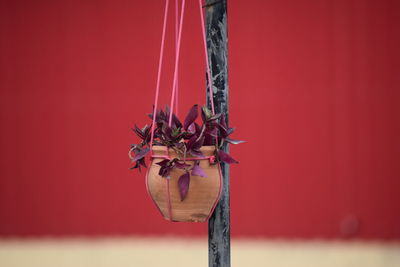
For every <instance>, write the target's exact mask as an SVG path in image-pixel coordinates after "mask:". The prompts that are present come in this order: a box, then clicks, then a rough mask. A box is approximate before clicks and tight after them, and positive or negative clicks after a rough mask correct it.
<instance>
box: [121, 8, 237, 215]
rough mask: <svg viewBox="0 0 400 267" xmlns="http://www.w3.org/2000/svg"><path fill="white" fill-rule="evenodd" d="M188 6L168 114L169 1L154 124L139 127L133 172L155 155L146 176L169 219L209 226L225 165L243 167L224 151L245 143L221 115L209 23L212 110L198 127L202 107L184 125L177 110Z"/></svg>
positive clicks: (203, 112) (203, 111) (203, 114)
mask: <svg viewBox="0 0 400 267" xmlns="http://www.w3.org/2000/svg"><path fill="white" fill-rule="evenodd" d="M184 7H185V1H184V0H183V1H182V8H181V17H180V24H179V33H178V35H177V37H176V38H177V39H176V58H175V70H174V79H173V86H172V95H171V105H170V107H168V106H167V107H166V108H165V110H162V109H161V110H157V104H158V95H159V89H160V88H159V87H160V76H161V65H162V58H163V51H164V40H165V29H166V21H167V20H166V17H167V13H168V1H166V8H165V13H164V14H165V15H164V26H163V33H162V38H161V51H160V61H159V62H160V63H159V68H158V76H157V86H156V96H155V100H154V108H153V112H152V114H150V115H149V117H150V118H151V119H152V123H151V124H150V126H148V125H146V126H144V127H143V128H139V127H137V126H136V125H135V128H134V129H133V131H134V132H135V133H136V134H137V136H138V137H139V138H140V139H141V142H140V143H139V144H133V145H131V149H130V151H129V157H130V158H131V160H132V163H133V166H132V168H131V169H139V171H140V170H141V168H142V167H147V164H146V156H148V155H149V156H150V158H151V163H150V166H149V168H148V169H147V173H146V187H147V191H148V193H149V195H150V197H151V198H152V200H153V201H154V203H155V204H156V206H157V207H158V209H159V210H160V212H161V214H162V215H163V217H164V218H165V219H167V220H170V221H180V222H204V221H206V220H208V218H209V217H210V216H211V214H212V212H213V210H214V208H215V206H216V204H217V203H218V200H219V198H220V195H221V191H222V187H223V184H222V173H221V167H220V163H221V162H224V163H227V164H231V163H238V162H237V161H236V160H235V159H233V158H232V157H231V156H230V155H229V154H228V153H226V152H224V151H223V149H222V148H223V147H226V146H225V144H226V143H230V144H239V143H242V142H243V141H239V140H234V139H231V138H230V137H229V136H230V134H232V132H233V131H234V129H233V128H230V127H228V125H227V123H226V120H225V115H224V114H221V113H218V114H216V113H215V110H214V103H213V97H212V96H213V92H212V80H211V72H210V66H209V63H208V60H207V47H206V40H205V29H204V24H203V23H202V25H201V26H202V32H203V44H204V52H205V58H206V68H207V74H208V75H207V77H208V84H209V86H208V88H209V97H210V99H209V102H210V106H211V109H208V108H207V107H206V106H204V107H202V108H201V123H200V124H198V121H199V120H200V119H198V117H199V107H198V105H194V106H193V107H192V108H191V109H190V110H189V112H188V114H187V115H186V117H185V119H184V121H183V123H182V122H181V121H180V120H179V118H178V116H177V115H176V114H175V113H174V112H173V111H174V104H175V100H176V99H177V91H178V86H177V84H178V83H177V80H178V65H179V51H180V41H181V33H182V24H183V23H182V22H183V14H184ZM199 9H200V17H201V21H202V22H203V13H202V5H201V1H199ZM176 26H178V25H176ZM175 110H177V107H175Z"/></svg>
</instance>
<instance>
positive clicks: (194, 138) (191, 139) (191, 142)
mask: <svg viewBox="0 0 400 267" xmlns="http://www.w3.org/2000/svg"><path fill="white" fill-rule="evenodd" d="M196 140H197V136H195V135H194V136H192V138H190V139H189V141H188V142H187V143H186V149H187V150H191V149H192V146H193V144H194V143H195V142H196Z"/></svg>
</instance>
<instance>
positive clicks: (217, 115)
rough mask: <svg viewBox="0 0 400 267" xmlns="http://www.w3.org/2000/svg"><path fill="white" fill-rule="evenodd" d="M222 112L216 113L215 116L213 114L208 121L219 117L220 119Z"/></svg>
mask: <svg viewBox="0 0 400 267" xmlns="http://www.w3.org/2000/svg"><path fill="white" fill-rule="evenodd" d="M221 115H222V114H221V113H218V114H215V115H213V116H211V117H210V118H208V121H215V120H217V119H219V117H221Z"/></svg>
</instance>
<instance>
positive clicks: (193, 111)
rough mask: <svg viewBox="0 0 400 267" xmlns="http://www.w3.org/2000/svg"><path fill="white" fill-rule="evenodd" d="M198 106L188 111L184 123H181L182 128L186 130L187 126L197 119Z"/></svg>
mask: <svg viewBox="0 0 400 267" xmlns="http://www.w3.org/2000/svg"><path fill="white" fill-rule="evenodd" d="M197 107H198V106H197V105H194V106H193V107H192V108H191V109H190V110H189V113H188V114H187V115H186V118H185V122H184V123H183V128H184V129H185V130H187V129H188V128H189V126H190V125H191V124H192V123H193V122H194V121H195V120H196V119H197V116H198V115H199V111H198V108H197Z"/></svg>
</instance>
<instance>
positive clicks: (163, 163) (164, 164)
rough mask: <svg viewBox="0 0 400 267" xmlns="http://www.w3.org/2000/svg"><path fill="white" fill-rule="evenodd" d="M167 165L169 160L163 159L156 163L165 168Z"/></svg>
mask: <svg viewBox="0 0 400 267" xmlns="http://www.w3.org/2000/svg"><path fill="white" fill-rule="evenodd" d="M168 163H169V159H163V160H162V161H160V162H157V163H156V164H157V165H160V166H161V167H165V166H167V165H168Z"/></svg>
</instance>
